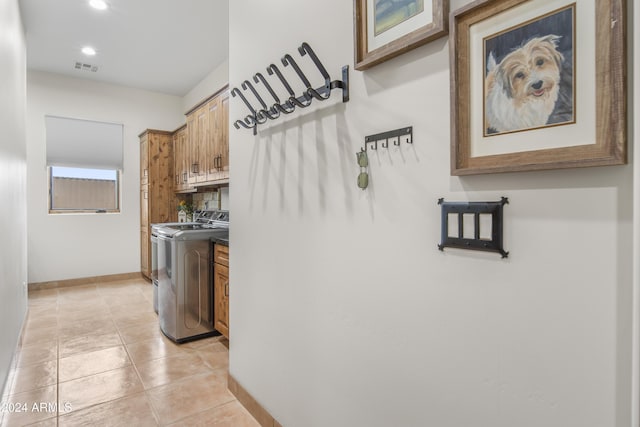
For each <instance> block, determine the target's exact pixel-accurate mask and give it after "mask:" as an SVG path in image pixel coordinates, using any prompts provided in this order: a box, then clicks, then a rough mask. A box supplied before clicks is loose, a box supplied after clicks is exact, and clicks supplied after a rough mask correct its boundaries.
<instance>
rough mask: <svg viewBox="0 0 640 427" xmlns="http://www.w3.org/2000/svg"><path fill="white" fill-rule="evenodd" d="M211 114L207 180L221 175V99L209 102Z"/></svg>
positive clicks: (208, 109) (208, 111) (212, 179)
mask: <svg viewBox="0 0 640 427" xmlns="http://www.w3.org/2000/svg"><path fill="white" fill-rule="evenodd" d="M207 114H208V115H209V136H210V141H209V156H208V159H207V162H208V167H207V181H215V180H216V179H218V175H219V170H220V169H219V163H220V137H221V135H220V99H219V97H216V98H214V99H212V100H211V101H209V102H208V103H207Z"/></svg>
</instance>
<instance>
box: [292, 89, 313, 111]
mask: <svg viewBox="0 0 640 427" xmlns="http://www.w3.org/2000/svg"><path fill="white" fill-rule="evenodd" d="M303 99H304V100H305V101H307V102H302V101H300V100H299V99H298V98H296V97H295V96H291V97H289V102H291V103H292V104H293V105H296V106H298V107H300V108H307V107H308V106H309V105H311V101H313V98H311V97H310V96H309V95H307V93H306V92H305V93H304V95H303Z"/></svg>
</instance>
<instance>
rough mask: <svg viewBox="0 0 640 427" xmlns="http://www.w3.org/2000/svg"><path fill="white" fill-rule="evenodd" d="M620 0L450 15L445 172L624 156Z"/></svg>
mask: <svg viewBox="0 0 640 427" xmlns="http://www.w3.org/2000/svg"><path fill="white" fill-rule="evenodd" d="M625 1H626V0H580V1H576V0H508V1H499V0H480V1H475V2H473V3H471V4H469V5H467V6H466V7H464V8H462V9H459V10H456V11H454V12H453V13H452V14H451V18H450V31H451V32H450V38H449V41H450V49H451V120H452V121H451V173H452V175H471V174H481V173H496V172H512V171H525V170H542V169H557V168H569V167H587V166H604V165H618V164H624V163H626V73H625V70H626V31H625V19H626V17H625V10H626V4H625Z"/></svg>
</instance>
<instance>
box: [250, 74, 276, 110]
mask: <svg viewBox="0 0 640 427" xmlns="http://www.w3.org/2000/svg"><path fill="white" fill-rule="evenodd" d="M253 81H254V82H255V83H256V84H257V83H260V82H262V84H263V85H264V87H266V88H267V91H269V94H271V96H272V97H273V99H275V101H276V102H277V103H278V104H280V98H278V95H276V93H275V92H274V91H273V88H271V85H270V84H269V82H268V81H267V79H265V78H264V76H263V75H262V73H256V75H255V76H253Z"/></svg>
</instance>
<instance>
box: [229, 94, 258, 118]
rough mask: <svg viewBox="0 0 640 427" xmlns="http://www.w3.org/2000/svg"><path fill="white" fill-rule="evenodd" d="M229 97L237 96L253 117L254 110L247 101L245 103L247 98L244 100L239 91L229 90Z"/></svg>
mask: <svg viewBox="0 0 640 427" xmlns="http://www.w3.org/2000/svg"><path fill="white" fill-rule="evenodd" d="M231 96H233V97H235V96H239V97H240V99H241V100H242V102H244V105H246V106H247V108H248V109H249V111H251V114H253V115H254V116H255V115H256V110H255V109H254V108H253V107H252V106H251V104H249V101H247V98H245V97H244V95H243V94H242V92H240V89H238V88H237V87H234V88H233V89H231Z"/></svg>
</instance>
